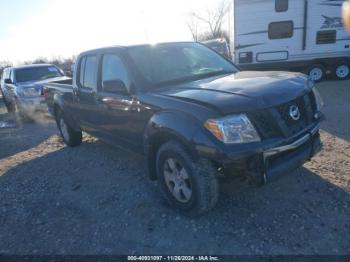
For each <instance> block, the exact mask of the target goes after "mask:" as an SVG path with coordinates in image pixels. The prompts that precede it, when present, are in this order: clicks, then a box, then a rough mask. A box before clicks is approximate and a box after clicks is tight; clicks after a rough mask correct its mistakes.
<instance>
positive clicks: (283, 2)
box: [275, 0, 289, 12]
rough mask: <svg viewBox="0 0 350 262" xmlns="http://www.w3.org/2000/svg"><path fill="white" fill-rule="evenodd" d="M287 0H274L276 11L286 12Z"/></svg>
mask: <svg viewBox="0 0 350 262" xmlns="http://www.w3.org/2000/svg"><path fill="white" fill-rule="evenodd" d="M288 5H289V0H275V10H276V12H286V11H287V10H288Z"/></svg>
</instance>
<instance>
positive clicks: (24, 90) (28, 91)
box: [19, 88, 40, 97]
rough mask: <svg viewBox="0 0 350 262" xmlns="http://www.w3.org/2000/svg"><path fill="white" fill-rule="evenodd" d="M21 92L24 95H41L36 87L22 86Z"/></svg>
mask: <svg viewBox="0 0 350 262" xmlns="http://www.w3.org/2000/svg"><path fill="white" fill-rule="evenodd" d="M19 94H20V95H21V96H23V97H36V96H39V95H40V93H39V91H38V90H37V89H35V88H22V89H21V90H20V91H19Z"/></svg>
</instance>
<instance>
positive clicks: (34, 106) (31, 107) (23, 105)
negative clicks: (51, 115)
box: [18, 97, 47, 114]
mask: <svg viewBox="0 0 350 262" xmlns="http://www.w3.org/2000/svg"><path fill="white" fill-rule="evenodd" d="M18 106H19V109H20V110H21V111H22V112H24V113H26V114H32V113H35V112H47V104H46V102H45V98H44V97H34V98H19V99H18Z"/></svg>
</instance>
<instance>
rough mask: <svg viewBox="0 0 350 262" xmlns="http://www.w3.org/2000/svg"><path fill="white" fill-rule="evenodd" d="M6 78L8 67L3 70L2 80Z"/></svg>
mask: <svg viewBox="0 0 350 262" xmlns="http://www.w3.org/2000/svg"><path fill="white" fill-rule="evenodd" d="M5 78H6V69H4V70H3V71H2V74H1V80H5Z"/></svg>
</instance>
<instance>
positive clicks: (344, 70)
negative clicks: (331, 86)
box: [335, 65, 350, 78]
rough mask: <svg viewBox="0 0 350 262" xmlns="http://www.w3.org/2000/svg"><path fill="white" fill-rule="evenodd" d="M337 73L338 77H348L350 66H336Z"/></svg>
mask: <svg viewBox="0 0 350 262" xmlns="http://www.w3.org/2000/svg"><path fill="white" fill-rule="evenodd" d="M335 73H336V75H337V77H338V78H346V77H348V76H349V73H350V68H349V66H348V65H340V66H338V67H337V68H336V70H335Z"/></svg>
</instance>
